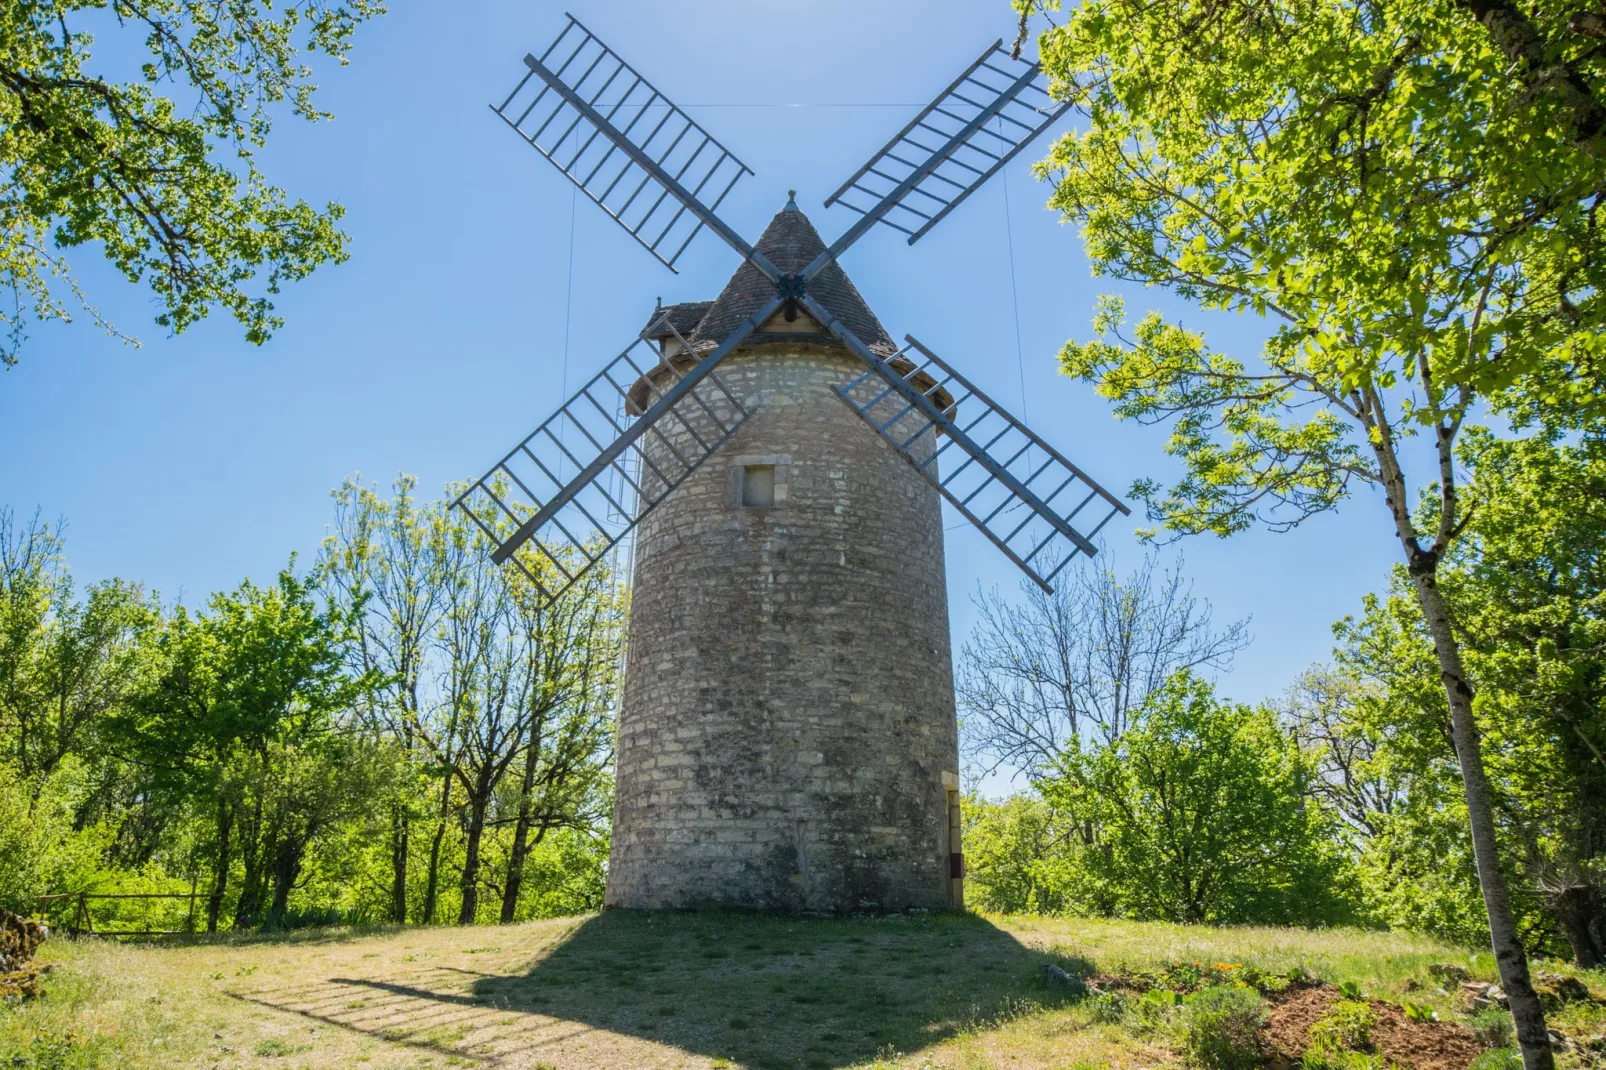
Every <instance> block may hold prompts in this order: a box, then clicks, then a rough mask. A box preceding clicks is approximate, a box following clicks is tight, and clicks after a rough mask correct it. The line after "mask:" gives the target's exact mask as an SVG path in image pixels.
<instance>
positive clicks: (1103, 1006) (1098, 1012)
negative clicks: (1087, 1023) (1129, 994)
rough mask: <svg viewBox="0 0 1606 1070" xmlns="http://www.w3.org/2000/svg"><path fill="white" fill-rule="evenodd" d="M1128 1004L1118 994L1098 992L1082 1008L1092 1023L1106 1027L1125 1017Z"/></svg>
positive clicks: (1125, 999) (1124, 998)
mask: <svg viewBox="0 0 1606 1070" xmlns="http://www.w3.org/2000/svg"><path fill="white" fill-rule="evenodd" d="M1128 1002H1129V1001H1128V1000H1127V998H1126V997H1125V996H1123V995H1121V993H1119V992H1100V993H1099V994H1098V995H1096V996H1094V997H1093V998H1092V999H1090V1000H1088V1001H1087V1002H1086V1003H1085V1004H1084V1006H1085V1007H1086V1008H1087V1016H1088V1018H1090V1019H1091V1020H1092V1021H1093V1022H1095V1023H1102V1024H1105V1025H1108V1024H1110V1023H1112V1022H1119V1021H1120V1020H1121V1019H1122V1018H1124V1017H1126V1011H1127V1003H1128Z"/></svg>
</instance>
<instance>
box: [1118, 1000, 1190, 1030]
mask: <svg viewBox="0 0 1606 1070" xmlns="http://www.w3.org/2000/svg"><path fill="white" fill-rule="evenodd" d="M1181 1003H1182V999H1181V997H1180V996H1178V995H1177V994H1176V993H1175V992H1172V991H1169V990H1167V989H1164V988H1154V989H1150V990H1149V991H1147V992H1145V993H1143V995H1141V996H1139V997H1138V998H1137V999H1129V1000H1127V1001H1126V1024H1127V1028H1128V1029H1130V1030H1132V1032H1134V1033H1137V1034H1138V1035H1140V1036H1141V1035H1143V1034H1146V1033H1154V1032H1158V1031H1160V1030H1163V1029H1165V1028H1166V1027H1167V1026H1169V1025H1170V1024H1171V1021H1172V1019H1173V1018H1174V1017H1175V1013H1176V1009H1177V1007H1178V1006H1180V1005H1181Z"/></svg>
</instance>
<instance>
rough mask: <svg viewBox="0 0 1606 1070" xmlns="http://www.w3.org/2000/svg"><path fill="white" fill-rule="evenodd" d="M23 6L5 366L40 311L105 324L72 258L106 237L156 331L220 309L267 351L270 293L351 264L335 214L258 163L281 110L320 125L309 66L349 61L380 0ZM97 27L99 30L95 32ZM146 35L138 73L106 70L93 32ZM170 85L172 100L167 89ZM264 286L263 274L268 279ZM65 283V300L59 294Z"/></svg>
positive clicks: (13, 43)
mask: <svg viewBox="0 0 1606 1070" xmlns="http://www.w3.org/2000/svg"><path fill="white" fill-rule="evenodd" d="M106 6H107V5H105V4H102V3H96V2H92V0H19V2H17V3H11V4H7V5H6V6H5V8H4V11H3V13H0V168H3V170H4V171H5V173H6V176H7V181H6V183H5V185H4V187H3V188H0V279H3V282H4V284H5V285H7V286H9V287H10V289H11V292H12V297H13V300H12V309H11V310H10V311H8V312H6V313H4V314H0V318H3V322H4V323H5V325H6V327H7V328H8V338H7V340H6V342H5V343H4V344H0V363H4V364H6V365H8V366H9V365H11V364H14V363H15V362H16V356H17V352H18V349H19V347H20V346H21V344H22V342H23V339H24V336H25V334H26V329H27V324H28V321H29V319H30V318H32V319H42V320H43V319H59V320H69V319H71V318H72V309H71V308H70V307H69V305H70V304H77V305H78V306H79V307H81V308H82V310H83V311H84V312H86V313H87V314H88V315H90V316H91V317H92V318H94V319H95V320H96V321H97V322H98V323H100V324H101V325H102V326H103V327H105V328H106V329H107V330H108V331H109V332H111V333H112V334H114V335H118V336H120V337H121V334H120V332H118V331H117V330H116V328H114V327H112V326H111V325H110V324H109V323H107V322H106V321H105V320H104V319H103V318H102V317H101V316H100V314H99V313H98V312H96V310H95V308H94V306H93V305H91V304H90V303H89V301H88V298H87V296H86V295H85V294H84V293H83V292H82V291H81V290H80V288H79V286H78V283H77V282H76V281H75V280H74V279H73V278H72V276H71V274H70V268H69V266H68V264H67V261H66V258H65V251H66V250H69V249H74V248H77V247H78V246H82V245H86V244H90V243H98V244H99V245H100V246H101V248H102V249H103V250H104V254H105V256H106V258H107V259H108V260H109V261H110V262H111V263H112V265H113V266H114V267H115V268H116V269H117V270H118V271H119V272H121V273H122V274H123V275H125V276H126V277H127V278H128V279H129V280H130V281H135V282H137V281H141V280H144V281H146V282H147V283H148V285H149V286H150V287H151V290H152V291H153V292H154V293H155V295H156V296H157V298H158V299H159V300H160V301H161V303H162V306H163V310H162V311H161V312H160V313H159V314H158V315H157V317H156V322H157V323H158V324H160V325H161V326H163V327H168V328H171V329H172V330H173V331H175V332H177V331H182V330H184V329H185V328H186V327H188V326H190V325H192V324H193V323H195V322H196V321H197V320H199V319H201V318H202V317H204V316H205V315H206V314H207V313H208V312H209V311H210V310H211V309H212V308H214V307H221V308H223V309H226V310H227V311H228V312H229V313H230V314H231V315H233V316H234V318H235V319H236V320H238V321H239V322H240V323H241V324H243V325H244V327H245V335H246V338H247V340H249V341H251V342H254V343H257V344H260V343H262V342H264V341H266V340H267V338H268V336H269V335H270V334H271V333H272V331H273V330H274V329H275V328H276V327H278V326H279V324H280V322H281V321H280V319H279V318H278V317H277V316H276V315H275V314H274V311H273V303H272V300H271V295H273V294H276V293H277V292H278V291H279V287H280V286H281V284H283V283H284V282H287V281H295V280H298V279H302V278H305V277H306V276H307V275H308V274H310V273H311V272H312V271H313V269H315V268H316V267H317V266H318V265H320V264H323V263H327V262H331V261H334V262H339V261H341V260H344V259H345V256H346V238H345V235H343V234H342V233H340V231H338V230H337V229H336V227H335V224H336V222H337V221H338V220H339V219H340V217H341V215H342V209H341V207H340V206H339V205H338V204H333V203H331V204H328V205H326V206H325V207H324V209H323V211H321V212H320V211H318V210H316V209H314V208H313V207H312V206H310V205H308V204H307V203H306V202H305V201H295V202H293V203H292V202H291V201H290V200H289V199H288V197H287V195H286V194H285V192H284V190H282V189H280V188H278V187H276V186H273V185H271V184H270V183H269V182H268V180H267V178H266V176H264V175H263V174H262V173H261V172H260V171H259V170H258V169H257V161H256V153H257V151H258V150H260V149H261V148H262V147H264V146H265V145H266V144H267V140H268V135H269V133H270V131H271V128H272V119H273V112H274V110H275V108H276V106H277V105H280V104H282V103H283V102H285V101H286V100H288V102H289V107H290V110H291V112H292V113H293V114H295V115H298V116H300V117H302V118H305V119H311V120H317V119H322V118H327V117H328V116H327V114H326V113H324V112H320V111H319V110H318V109H317V108H316V107H315V106H314V104H313V92H314V90H315V89H316V85H315V84H314V83H313V82H312V81H311V74H312V71H311V69H310V68H309V67H308V66H307V65H306V64H305V62H304V60H303V57H304V55H305V54H306V53H308V52H318V53H322V54H323V55H325V56H327V57H330V58H332V59H334V60H336V61H338V62H339V63H341V64H344V63H345V62H346V61H347V53H348V49H349V46H350V41H351V36H352V33H353V31H354V30H355V29H356V27H357V25H358V24H359V23H361V22H362V21H363V20H365V19H368V18H370V17H372V16H374V15H377V14H380V13H381V12H383V10H384V8H383V5H382V3H380V2H379V0H345V2H341V3H330V2H328V0H301V2H299V3H291V4H290V5H288V6H287V7H283V8H280V9H277V10H276V9H275V8H274V6H273V5H272V4H269V3H266V2H265V0H244V2H240V3H233V4H214V3H206V2H203V0H115V2H114V3H112V4H111V5H110V7H111V12H110V14H111V16H112V17H111V18H105V17H102V16H101V14H100V10H101V9H103V8H105V7H106ZM91 24H93V26H94V27H95V29H96V31H97V33H95V34H91V33H90V32H89V30H88V26H89V25H91ZM135 34H140V35H143V38H144V40H143V44H144V46H145V49H146V50H147V51H148V52H149V55H148V56H147V57H146V59H145V61H144V63H143V64H142V65H140V66H139V68H138V69H139V77H138V78H136V79H133V80H130V81H117V80H115V79H113V78H111V77H108V76H107V75H105V74H103V73H101V71H103V70H104V69H105V68H106V66H107V64H105V63H100V64H97V62H96V59H95V57H94V56H93V55H92V53H91V45H92V44H93V43H94V40H95V38H96V37H102V38H105V37H114V38H116V37H128V38H130V40H128V41H127V45H129V46H134V41H133V40H132V39H131V38H132V36H133V35H135ZM169 86H171V87H173V88H174V89H175V90H176V92H175V94H174V95H175V96H176V97H177V98H178V99H176V100H175V99H174V98H173V97H170V96H166V95H163V92H162V90H163V89H164V88H165V87H169ZM259 276H264V277H263V278H261V279H260V281H259ZM62 286H65V288H66V289H67V290H69V291H70V292H71V294H72V297H71V299H70V300H69V299H67V298H64V297H63V295H62V294H61V293H60V289H61V287H62Z"/></svg>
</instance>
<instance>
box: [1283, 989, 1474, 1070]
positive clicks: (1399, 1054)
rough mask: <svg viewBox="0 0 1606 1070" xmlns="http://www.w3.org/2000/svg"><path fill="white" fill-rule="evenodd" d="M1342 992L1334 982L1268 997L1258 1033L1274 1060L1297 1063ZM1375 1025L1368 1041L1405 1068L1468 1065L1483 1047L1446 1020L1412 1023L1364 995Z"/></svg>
mask: <svg viewBox="0 0 1606 1070" xmlns="http://www.w3.org/2000/svg"><path fill="white" fill-rule="evenodd" d="M1340 998H1341V997H1340V996H1339V993H1338V989H1336V988H1334V987H1333V986H1332V985H1304V986H1298V987H1290V988H1289V989H1288V991H1286V992H1283V993H1281V994H1279V995H1277V996H1275V997H1273V998H1272V1000H1271V1006H1270V1008H1269V1009H1268V1013H1267V1015H1266V1029H1265V1032H1264V1033H1263V1034H1262V1036H1263V1037H1264V1039H1265V1043H1266V1048H1267V1050H1268V1052H1269V1053H1271V1055H1272V1061H1273V1064H1274V1065H1275V1064H1276V1063H1278V1062H1279V1061H1280V1062H1283V1063H1292V1062H1297V1061H1298V1060H1299V1057H1300V1056H1301V1055H1303V1054H1304V1052H1305V1046H1306V1044H1308V1043H1309V1041H1310V1027H1311V1026H1312V1025H1314V1024H1315V1023H1316V1022H1318V1021H1319V1020H1321V1019H1322V1018H1325V1017H1326V1016H1327V1012H1328V1011H1329V1009H1331V1007H1332V1005H1333V1004H1334V1002H1336V1001H1337V1000H1338V999H1340ZM1367 1002H1368V1003H1369V1004H1370V1005H1371V1008H1372V1013H1373V1015H1375V1016H1376V1019H1377V1021H1376V1024H1374V1025H1373V1026H1372V1043H1373V1044H1374V1045H1375V1046H1376V1049H1377V1051H1378V1052H1379V1053H1381V1054H1382V1055H1383V1056H1384V1057H1385V1058H1387V1059H1388V1060H1389V1061H1390V1062H1391V1063H1398V1064H1399V1065H1400V1066H1402V1067H1405V1068H1406V1070H1466V1068H1467V1067H1468V1066H1469V1065H1471V1063H1472V1060H1473V1059H1476V1058H1477V1057H1478V1055H1479V1053H1480V1052H1482V1051H1483V1048H1482V1046H1480V1045H1479V1044H1478V1042H1477V1040H1476V1038H1474V1037H1473V1035H1472V1031H1471V1030H1470V1029H1467V1028H1465V1027H1463V1026H1459V1025H1455V1024H1453V1023H1450V1022H1413V1021H1411V1020H1410V1019H1409V1018H1407V1017H1406V1016H1405V1012H1404V1011H1402V1010H1401V1009H1400V1008H1399V1007H1396V1006H1395V1005H1394V1004H1392V1003H1384V1002H1382V1001H1381V1000H1375V999H1374V1000H1368V1001H1367Z"/></svg>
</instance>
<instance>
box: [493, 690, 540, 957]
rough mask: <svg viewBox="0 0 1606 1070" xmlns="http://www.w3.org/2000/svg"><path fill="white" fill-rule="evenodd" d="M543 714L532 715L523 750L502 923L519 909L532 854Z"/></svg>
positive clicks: (503, 892) (509, 920)
mask: <svg viewBox="0 0 1606 1070" xmlns="http://www.w3.org/2000/svg"><path fill="white" fill-rule="evenodd" d="M543 720H544V718H543V717H533V718H531V723H530V745H529V747H528V748H526V749H525V752H524V777H523V781H522V783H520V785H519V818H518V821H517V822H516V823H515V824H514V826H513V849H512V851H510V852H509V853H508V856H507V884H506V886H505V887H504V888H503V889H502V916H501V919H500V920H501V923H502V924H503V925H510V924H512V922H513V916H514V915H515V914H516V913H517V912H518V907H519V890H520V889H521V888H522V887H523V885H524V860H525V859H526V858H528V857H529V856H530V848H531V846H533V845H532V844H531V842H530V822H531V817H532V816H533V811H534V807H533V806H532V804H531V794H532V793H533V792H534V791H535V774H536V771H537V770H538V769H539V768H540V762H539V761H538V760H537V759H538V758H539V757H540V753H541V728H542V722H543ZM545 835H546V827H545V825H543V826H542V828H541V831H540V832H539V833H537V834H536V837H535V843H540V842H541V838H542V837H543V836H545Z"/></svg>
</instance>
